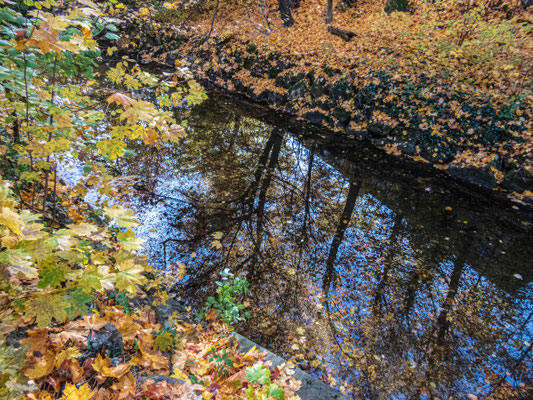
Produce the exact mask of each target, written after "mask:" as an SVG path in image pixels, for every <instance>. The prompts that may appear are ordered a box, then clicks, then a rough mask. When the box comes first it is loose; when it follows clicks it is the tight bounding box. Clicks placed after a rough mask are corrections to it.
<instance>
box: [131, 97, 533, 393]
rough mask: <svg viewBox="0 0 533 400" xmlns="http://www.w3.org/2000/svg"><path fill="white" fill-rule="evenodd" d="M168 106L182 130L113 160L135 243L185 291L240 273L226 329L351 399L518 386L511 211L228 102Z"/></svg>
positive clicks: (524, 373) (527, 383)
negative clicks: (240, 288)
mask: <svg viewBox="0 0 533 400" xmlns="http://www.w3.org/2000/svg"><path fill="white" fill-rule="evenodd" d="M259 111H260V110H259ZM176 114H177V115H178V116H179V117H180V118H187V119H188V122H189V129H188V136H187V138H185V139H183V140H182V141H181V142H180V143H179V144H177V145H176V144H168V145H165V146H164V147H162V148H159V149H149V148H145V147H138V148H135V149H134V150H135V155H134V156H133V157H130V158H129V159H128V160H127V162H126V163H125V164H124V165H123V166H122V168H123V169H124V173H125V174H135V175H137V176H138V177H139V182H138V184H137V185H135V187H134V189H135V194H134V195H133V196H131V199H130V201H131V202H132V204H133V206H134V207H135V209H136V212H137V214H138V215H139V217H140V220H141V222H142V226H141V228H139V230H138V233H139V234H140V235H141V237H143V238H144V239H145V240H146V243H145V248H146V252H147V254H148V255H149V257H150V260H151V262H152V264H153V265H154V266H156V267H159V268H165V266H166V265H168V264H170V263H177V262H182V263H184V264H185V265H186V267H187V275H186V277H185V280H184V281H183V282H182V283H181V284H179V285H177V286H176V288H175V289H176V291H177V292H178V293H179V294H180V296H181V297H182V298H183V299H184V301H186V302H187V303H189V305H190V306H192V307H193V308H197V307H201V305H202V304H203V303H204V302H205V299H206V297H207V296H209V295H212V294H213V293H214V291H215V290H216V289H215V285H214V282H215V280H216V279H217V278H218V274H219V272H220V271H222V270H223V269H224V268H229V269H230V270H232V271H233V272H234V273H236V274H242V275H243V276H244V277H246V279H248V281H249V282H250V289H251V290H250V294H249V297H248V301H247V303H248V304H249V311H250V313H251V315H252V317H251V319H250V320H249V321H248V322H247V323H245V324H243V325H241V326H239V327H238V331H239V332H240V333H242V334H244V335H245V336H248V337H249V338H250V339H252V340H254V341H256V342H258V343H260V344H261V345H263V346H265V347H267V348H268V349H270V350H272V351H274V352H276V353H278V354H280V355H282V356H284V357H286V358H289V359H292V360H294V362H296V363H297V364H298V365H299V366H300V367H302V368H303V369H305V370H307V371H308V372H310V373H312V374H314V375H316V376H318V377H319V378H321V379H323V380H324V381H327V382H329V383H330V384H332V385H334V386H335V387H337V388H339V389H341V390H342V391H345V392H346V393H347V394H349V395H350V396H353V398H355V399H363V398H364V399H388V398H391V399H411V398H413V399H414V398H421V399H424V398H439V399H441V398H442V399H448V398H464V396H466V395H467V394H475V395H477V396H478V397H479V398H484V397H485V396H487V395H490V394H493V393H499V397H500V398H513V396H515V397H514V398H527V396H528V394H531V391H530V390H531V382H532V376H533V371H532V370H531V361H532V356H531V351H530V349H531V346H530V343H532V341H533V321H532V316H533V307H532V304H533V303H532V300H533V285H532V284H531V281H532V278H533V272H532V265H533V261H532V260H533V249H532V247H533V246H532V244H533V241H532V233H531V232H532V231H531V225H530V223H529V222H528V220H527V218H524V215H523V214H520V213H519V212H517V211H516V210H514V209H513V208H512V207H511V206H509V205H505V206H502V205H501V204H497V203H495V202H494V201H492V200H490V199H488V198H487V196H485V195H481V196H480V195H475V194H474V193H473V192H472V191H470V190H468V189H464V188H461V187H460V186H458V185H457V184H454V183H451V182H449V181H447V180H446V179H443V178H442V177H439V176H433V175H432V174H430V173H426V172H423V171H416V170H413V169H409V168H406V167H405V166H404V165H402V164H401V163H398V162H396V161H394V159H392V158H390V157H388V156H386V155H382V154H379V153H377V152H375V151H372V150H370V149H367V148H354V147H353V146H351V145H349V144H348V143H347V142H345V141H343V140H332V139H330V137H329V136H327V135H323V134H322V133H321V132H311V130H310V129H309V128H305V127H303V126H299V125H298V124H296V125H293V126H288V124H286V123H285V122H284V121H282V119H281V117H279V116H276V115H272V114H269V113H261V112H258V111H257V110H253V109H252V107H251V106H249V105H247V104H245V103H242V102H238V101H237V102H235V101H233V100H229V99H225V98H220V97H218V96H216V95H212V96H211V97H210V100H208V101H207V102H206V103H204V104H203V105H201V106H199V107H196V108H195V109H194V110H193V111H192V113H188V112H186V111H185V110H176ZM265 121H266V122H265ZM282 122H283V123H282ZM219 232H220V233H221V235H222V237H221V238H220V239H217V238H218V237H219V236H220V233H219ZM507 390H510V391H511V392H508V391H507ZM528 391H529V392H528Z"/></svg>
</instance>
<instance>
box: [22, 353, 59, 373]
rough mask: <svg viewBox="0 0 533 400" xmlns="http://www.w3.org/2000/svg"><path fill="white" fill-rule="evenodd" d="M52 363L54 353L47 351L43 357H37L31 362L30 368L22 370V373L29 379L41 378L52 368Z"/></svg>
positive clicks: (53, 361) (53, 362)
mask: <svg viewBox="0 0 533 400" xmlns="http://www.w3.org/2000/svg"><path fill="white" fill-rule="evenodd" d="M41 350H42V349H41ZM54 364H55V355H54V353H52V352H50V351H48V352H47V353H46V355H45V356H44V357H38V358H37V359H36V360H35V362H34V363H32V366H31V368H28V369H26V370H25V371H24V375H26V376H27V377H28V378H30V379H39V378H42V377H43V376H46V375H48V374H50V373H51V372H52V371H53V370H54Z"/></svg>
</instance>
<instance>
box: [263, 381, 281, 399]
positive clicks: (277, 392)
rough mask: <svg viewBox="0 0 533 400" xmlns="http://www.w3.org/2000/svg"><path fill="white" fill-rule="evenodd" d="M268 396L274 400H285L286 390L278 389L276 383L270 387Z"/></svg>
mask: <svg viewBox="0 0 533 400" xmlns="http://www.w3.org/2000/svg"><path fill="white" fill-rule="evenodd" d="M267 394H268V395H270V397H272V398H273V399H278V400H283V399H284V398H285V390H283V389H282V388H280V387H278V385H276V384H275V383H273V384H272V385H270V386H269V388H268V390H267Z"/></svg>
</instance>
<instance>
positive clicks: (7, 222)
mask: <svg viewBox="0 0 533 400" xmlns="http://www.w3.org/2000/svg"><path fill="white" fill-rule="evenodd" d="M0 223H1V224H2V225H4V226H5V227H7V228H8V229H9V230H10V231H11V232H13V233H14V234H15V235H17V236H23V235H22V231H21V230H20V225H21V224H22V221H21V220H20V216H19V215H18V214H17V213H16V212H14V211H12V210H10V209H9V208H7V207H2V213H1V214H0Z"/></svg>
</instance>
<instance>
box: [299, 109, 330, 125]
mask: <svg viewBox="0 0 533 400" xmlns="http://www.w3.org/2000/svg"><path fill="white" fill-rule="evenodd" d="M302 118H304V119H306V120H307V121H309V122H311V123H312V124H317V125H320V124H321V123H322V121H325V120H326V119H327V118H328V116H327V115H325V114H323V113H321V112H320V111H309V112H306V113H305V114H303V115H302Z"/></svg>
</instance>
